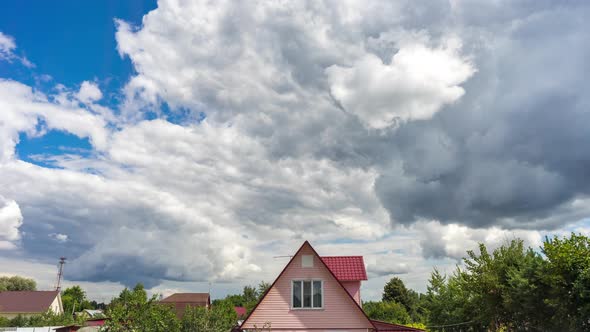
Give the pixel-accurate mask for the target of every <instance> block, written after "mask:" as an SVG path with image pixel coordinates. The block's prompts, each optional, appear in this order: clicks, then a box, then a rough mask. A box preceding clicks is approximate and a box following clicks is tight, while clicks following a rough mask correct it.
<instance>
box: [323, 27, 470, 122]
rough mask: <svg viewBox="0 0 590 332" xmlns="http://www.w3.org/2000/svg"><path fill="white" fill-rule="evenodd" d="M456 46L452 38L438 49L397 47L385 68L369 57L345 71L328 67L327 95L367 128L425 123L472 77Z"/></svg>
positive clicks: (417, 44)
mask: <svg viewBox="0 0 590 332" xmlns="http://www.w3.org/2000/svg"><path fill="white" fill-rule="evenodd" d="M460 46H461V43H460V41H459V40H457V39H455V38H453V39H449V40H447V41H446V43H445V45H443V46H441V47H438V48H429V47H427V46H426V45H424V44H422V43H420V42H413V43H408V44H405V45H401V46H400V49H399V51H397V52H396V53H395V54H394V55H393V57H392V58H391V60H390V63H389V64H387V63H383V61H382V60H381V59H380V58H379V57H378V56H377V55H375V54H370V53H369V54H367V55H365V56H364V57H363V58H361V59H359V60H358V61H356V62H355V63H354V64H353V65H352V67H350V68H347V67H341V66H337V65H336V66H331V67H329V68H328V69H326V73H327V75H328V81H329V84H330V91H331V93H332V95H333V96H334V98H336V100H338V101H339V102H340V104H341V105H342V106H343V107H344V109H345V110H347V111H349V112H351V113H353V114H355V115H357V116H358V117H359V118H360V119H361V121H363V123H366V124H367V126H368V127H371V128H384V127H387V126H390V125H392V124H394V123H395V122H396V121H407V120H425V119H430V118H431V117H432V116H433V115H434V114H435V113H436V112H438V111H439V110H440V109H441V107H443V106H444V105H446V104H450V103H453V102H455V101H457V100H458V99H459V98H460V97H461V96H462V95H463V94H464V93H465V91H464V90H463V88H461V87H460V86H459V85H460V84H461V83H463V82H464V81H465V80H467V79H468V78H469V77H470V76H471V75H472V74H473V72H474V68H473V66H472V65H471V64H470V63H469V61H468V60H466V59H464V58H463V57H462V56H461V55H460V52H459V51H460Z"/></svg>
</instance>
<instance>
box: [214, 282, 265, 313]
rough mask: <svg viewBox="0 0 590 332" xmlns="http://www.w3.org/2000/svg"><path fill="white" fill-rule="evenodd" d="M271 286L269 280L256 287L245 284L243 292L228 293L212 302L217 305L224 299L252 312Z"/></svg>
mask: <svg viewBox="0 0 590 332" xmlns="http://www.w3.org/2000/svg"><path fill="white" fill-rule="evenodd" d="M269 288H270V284H269V283H268V282H264V281H261V282H260V283H259V284H258V287H256V288H255V287H252V286H245V287H244V289H243V290H242V294H233V295H228V296H226V297H225V298H224V299H221V300H214V301H213V303H212V304H213V305H216V304H218V303H220V302H222V301H224V302H228V303H230V304H231V305H232V306H235V307H245V308H246V310H248V312H250V310H252V309H253V308H254V306H256V303H258V301H259V300H260V298H262V296H263V295H264V293H266V291H267V290H268V289H269Z"/></svg>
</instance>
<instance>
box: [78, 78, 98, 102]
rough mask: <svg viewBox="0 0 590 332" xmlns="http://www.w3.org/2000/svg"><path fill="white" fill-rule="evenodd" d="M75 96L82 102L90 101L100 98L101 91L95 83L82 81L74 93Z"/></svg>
mask: <svg viewBox="0 0 590 332" xmlns="http://www.w3.org/2000/svg"><path fill="white" fill-rule="evenodd" d="M76 98H78V100H80V101H81V102H83V103H91V102H95V101H97V100H100V99H101V98H102V92H100V89H99V88H98V85H96V83H92V82H88V81H84V82H82V85H80V90H79V91H78V93H76Z"/></svg>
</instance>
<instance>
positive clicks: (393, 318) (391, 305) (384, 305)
mask: <svg viewBox="0 0 590 332" xmlns="http://www.w3.org/2000/svg"><path fill="white" fill-rule="evenodd" d="M363 310H364V311H365V313H366V314H367V316H369V318H371V319H376V320H380V321H384V322H389V323H395V324H409V323H411V322H412V318H411V317H410V315H409V314H408V312H407V311H406V308H405V307H404V306H403V305H402V304H401V303H398V302H395V301H381V302H371V301H368V302H364V303H363Z"/></svg>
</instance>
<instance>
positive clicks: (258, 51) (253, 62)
mask: <svg viewBox="0 0 590 332" xmlns="http://www.w3.org/2000/svg"><path fill="white" fill-rule="evenodd" d="M588 15H590V4H589V3H588V2H586V1H567V2H554V1H539V0H534V1H533V0H529V1H500V0H496V1H487V0H486V1H483V0H482V1H476V0H450V1H414V0H412V1H410V0H407V1H403V0H402V1H354V0H349V1H291V2H281V1H272V2H271V1H263V2H258V1H247V2H235V1H214V2H208V1H180V0H161V1H158V2H157V3H156V2H154V1H145V2H143V1H101V2H98V1H97V2H80V1H60V2H57V3H56V2H42V1H28V0H26V1H18V2H17V1H14V2H12V3H10V2H3V3H2V4H1V5H0V274H1V275H14V274H17V275H22V276H27V277H32V278H35V279H36V280H37V281H38V285H39V288H40V289H50V288H51V287H54V284H55V278H56V273H57V268H56V264H57V262H58V260H59V257H60V256H65V257H67V258H68V261H67V264H66V266H65V270H64V278H65V280H64V286H66V287H67V286H68V285H74V284H79V285H81V286H82V287H84V288H85V289H86V291H87V293H88V295H89V297H90V298H91V299H96V300H99V301H108V300H110V298H112V297H113V296H114V295H116V294H117V293H118V292H120V291H121V289H122V288H123V287H126V286H127V287H130V286H131V287H132V286H133V285H135V283H137V282H142V283H144V284H145V286H146V287H147V288H148V289H149V290H150V292H151V293H163V294H169V293H172V292H178V291H189V292H190V291H194V292H202V291H211V293H212V296H213V297H214V298H219V297H222V296H224V295H226V294H228V293H235V292H239V291H240V290H241V288H242V287H243V286H244V285H255V284H258V283H259V282H260V281H267V282H270V281H272V280H274V278H275V277H276V276H277V274H278V273H279V272H280V270H281V269H282V268H283V266H284V265H285V264H286V263H287V259H286V258H285V257H276V256H285V255H290V254H293V253H294V252H295V251H296V250H297V249H298V247H299V246H300V245H301V244H302V243H303V241H305V240H309V241H310V242H311V244H312V245H313V246H314V247H315V248H316V250H317V251H318V252H319V253H320V254H321V255H363V256H364V257H365V263H366V266H367V271H368V274H369V281H367V282H365V283H364V285H363V298H365V299H379V298H380V295H381V291H382V288H383V285H384V284H385V282H386V281H387V280H389V279H390V278H392V277H394V276H396V277H399V278H401V279H402V280H404V281H405V282H406V284H407V285H408V286H409V287H411V288H413V289H415V290H418V291H425V290H426V285H427V281H428V278H429V276H430V273H431V271H432V269H433V268H435V267H436V268H438V269H440V270H441V271H443V272H452V270H453V269H454V268H455V267H456V266H457V264H460V263H461V257H463V256H464V255H465V251H466V250H471V249H475V248H476V247H477V245H478V243H485V244H486V245H487V246H489V247H490V248H495V247H498V246H500V245H502V244H503V243H506V242H507V241H510V240H511V239H514V238H521V239H523V240H524V241H525V243H526V244H527V245H529V246H532V247H533V248H539V246H540V245H541V244H542V241H543V239H544V238H545V236H553V235H558V236H562V235H566V234H569V233H570V232H580V233H584V234H588V233H590V219H589V218H590V171H589V170H590V135H589V134H590V109H589V106H590V91H589V86H590V85H588V83H587V78H586V73H588V72H590V61H588V60H587V59H589V58H590V40H589V39H588V34H587V31H590V21H588V20H587V19H586V18H587V17H588Z"/></svg>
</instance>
